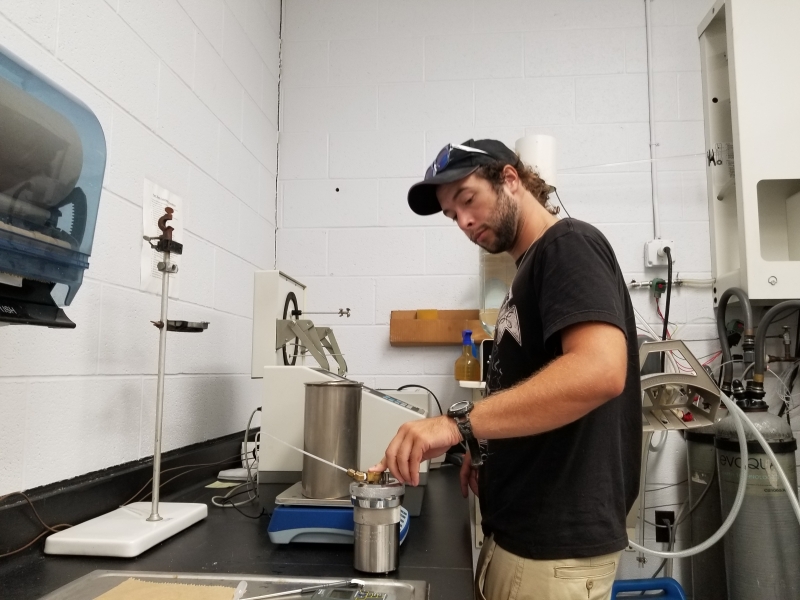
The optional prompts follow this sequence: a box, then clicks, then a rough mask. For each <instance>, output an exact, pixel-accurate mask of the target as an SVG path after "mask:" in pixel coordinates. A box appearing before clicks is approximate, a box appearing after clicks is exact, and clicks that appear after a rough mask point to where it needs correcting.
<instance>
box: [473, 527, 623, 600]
mask: <svg viewBox="0 0 800 600" xmlns="http://www.w3.org/2000/svg"><path fill="white" fill-rule="evenodd" d="M621 554H622V552H614V553H613V554H606V555H605V556H597V557H594V558H572V559H565V560H531V559H528V558H521V557H519V556H517V555H515V554H511V553H510V552H507V551H506V550H503V549H502V548H501V547H500V546H498V545H497V544H495V542H494V540H493V539H492V538H491V537H488V538H486V539H485V540H484V543H483V548H482V549H481V555H480V558H479V559H478V566H477V569H476V570H475V600H607V599H608V598H610V597H611V586H612V585H613V584H614V577H615V575H616V573H617V567H618V566H619V559H620V556H621Z"/></svg>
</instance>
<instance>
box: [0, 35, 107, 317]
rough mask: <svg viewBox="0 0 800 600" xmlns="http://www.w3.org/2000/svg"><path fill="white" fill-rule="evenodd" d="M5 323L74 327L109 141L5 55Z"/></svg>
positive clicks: (1, 186) (1, 245)
mask: <svg viewBox="0 0 800 600" xmlns="http://www.w3.org/2000/svg"><path fill="white" fill-rule="evenodd" d="M0 139H2V140H3V141H2V143H0V324H20V325H43V326H47V327H60V328H73V327H75V324H74V323H73V322H72V321H70V320H69V319H68V318H67V316H66V315H65V314H64V311H63V310H61V308H60V306H63V305H69V304H70V303H71V302H72V300H73V299H74V298H75V294H76V293H77V292H78V289H79V288H80V287H81V283H82V281H83V272H84V271H85V270H86V269H87V268H88V266H89V256H90V254H91V252H92V240H93V238H94V230H95V223H96V221H97V208H98V205H99V203H100V190H101V188H102V185H103V174H104V172H105V166H106V142H105V137H104V135H103V130H102V128H101V127H100V123H99V121H98V120H97V117H95V115H94V113H92V111H91V110H89V108H88V107H86V105H84V104H83V103H82V102H81V101H80V100H77V99H76V98H74V97H72V96H71V95H70V94H69V93H68V92H66V91H64V90H62V89H61V88H59V87H58V86H57V85H56V84H54V83H52V82H51V81H48V80H47V79H46V78H45V77H44V76H43V75H41V74H39V73H37V72H36V71H35V70H34V69H33V68H32V67H29V66H27V65H25V64H23V63H22V62H20V61H19V60H18V59H16V58H14V57H12V55H11V54H10V53H8V52H7V51H6V50H4V49H2V48H0Z"/></svg>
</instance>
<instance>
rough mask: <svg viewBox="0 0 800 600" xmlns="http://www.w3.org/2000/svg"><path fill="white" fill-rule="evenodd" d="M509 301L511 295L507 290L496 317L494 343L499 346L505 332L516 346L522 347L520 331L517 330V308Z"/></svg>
mask: <svg viewBox="0 0 800 600" xmlns="http://www.w3.org/2000/svg"><path fill="white" fill-rule="evenodd" d="M511 299H512V294H511V290H510V289H509V290H508V294H506V299H505V300H504V301H503V305H502V306H501V307H500V313H499V315H498V317H497V331H496V332H495V334H494V342H495V344H500V343H501V342H502V341H503V335H505V333H506V331H507V332H508V333H510V334H511V337H513V338H514V339H515V340H516V342H517V344H518V345H520V346H522V331H521V330H520V328H519V316H518V315H517V307H516V306H514V305H513V304H511Z"/></svg>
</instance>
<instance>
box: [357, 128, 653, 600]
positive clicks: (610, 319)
mask: <svg viewBox="0 0 800 600" xmlns="http://www.w3.org/2000/svg"><path fill="white" fill-rule="evenodd" d="M549 190H550V188H549V187H548V186H547V184H546V183H545V182H544V181H542V180H541V179H540V178H539V177H538V176H537V175H536V174H535V173H534V172H533V171H532V170H531V169H530V168H528V167H526V166H525V165H523V164H522V163H521V162H520V160H519V159H518V157H517V156H516V154H515V153H514V152H513V151H511V150H510V149H509V148H507V147H506V146H505V145H504V144H502V143H501V142H497V141H494V140H478V141H474V140H469V141H467V142H464V144H463V145H460V146H450V145H448V146H446V147H445V148H444V149H442V151H441V152H440V153H439V155H438V156H437V158H436V160H435V161H434V163H433V164H432V165H431V166H430V167H429V168H428V170H427V172H426V174H425V179H424V180H423V181H422V182H420V183H417V184H415V185H414V186H412V188H411V189H410V190H409V193H408V203H409V206H410V207H411V209H412V210H413V211H414V212H416V213H417V214H421V215H429V214H434V213H436V212H439V211H440V210H441V211H442V212H443V213H444V215H445V216H446V217H448V218H450V219H452V220H454V221H455V222H456V224H457V225H458V226H459V228H461V230H462V231H463V232H464V233H465V234H466V235H467V236H468V237H469V238H470V240H472V241H473V242H474V243H476V244H478V245H479V246H481V247H482V248H484V249H485V250H487V251H488V252H491V253H499V252H508V253H509V254H511V256H512V257H513V258H514V259H515V261H516V263H517V268H518V270H517V274H516V276H515V278H514V282H513V284H512V286H511V289H510V290H509V292H508V295H507V297H506V299H505V301H504V303H503V306H502V307H501V309H500V314H499V317H498V321H497V327H496V330H495V343H494V351H493V352H492V358H491V368H490V373H489V377H488V382H487V394H488V395H487V398H486V399H485V400H484V401H482V402H480V403H477V404H476V405H475V406H474V409H473V410H472V411H471V412H468V409H465V410H463V411H461V414H460V416H459V417H458V418H456V419H454V418H451V417H450V416H441V417H436V418H431V419H425V420H423V421H414V422H411V423H406V424H405V425H403V426H402V427H401V428H400V430H399V431H398V433H397V435H396V437H395V438H394V439H393V440H392V442H391V443H390V445H389V447H388V449H387V450H386V455H385V457H384V459H383V460H382V461H381V463H380V464H379V465H376V467H374V468H373V469H374V470H383V469H385V468H388V469H389V470H390V471H391V472H392V474H393V475H394V476H395V477H397V478H398V479H399V480H400V481H404V482H407V483H409V484H411V485H417V484H418V483H419V463H420V461H422V460H425V459H427V458H430V457H433V456H437V455H439V454H441V453H442V452H444V451H445V450H446V449H447V448H449V447H450V446H452V445H454V444H457V443H459V442H461V441H462V439H465V440H467V441H470V442H473V440H472V439H470V438H471V436H472V435H474V437H475V438H477V439H481V440H487V441H486V442H485V443H486V447H485V457H484V458H485V460H484V461H483V464H482V465H481V466H480V470H479V471H476V470H475V469H473V468H472V463H473V462H474V463H476V464H478V463H480V462H481V461H480V459H479V458H477V457H474V456H473V457H470V456H469V455H467V456H466V457H465V459H464V465H463V467H462V469H461V489H462V493H463V494H464V496H466V495H467V489H468V487H469V488H471V489H472V490H473V491H474V492H475V493H476V494H478V495H479V498H480V505H481V512H482V515H483V523H482V526H483V531H484V533H485V534H486V535H487V536H488V537H487V540H486V542H485V544H484V547H483V550H482V553H481V559H480V561H479V564H478V570H477V573H476V586H475V594H476V598H479V599H484V598H485V599H488V600H506V599H509V598H515V599H517V600H522V599H533V598H537V599H539V598H548V599H551V600H552V599H556V600H559V599H573V598H574V599H575V600H578V599H586V598H588V599H589V600H594V599H600V598H608V597H609V595H610V591H611V585H612V584H613V581H614V576H615V573H616V569H617V566H618V565H619V558H620V555H621V551H622V550H623V549H624V548H625V547H626V545H627V536H626V529H625V517H626V515H627V512H628V510H629V509H630V507H631V505H632V504H633V502H634V500H635V498H636V495H637V492H638V486H639V481H638V480H639V466H640V453H641V416H640V406H641V388H640V381H639V368H638V346H637V341H636V325H635V320H634V316H633V310H632V307H631V303H630V298H629V296H628V292H627V287H626V285H625V282H624V280H623V276H622V273H621V271H620V268H619V265H618V263H617V260H616V258H615V256H614V252H613V250H612V249H611V246H610V245H609V243H608V241H607V240H606V239H605V237H604V236H603V235H602V234H601V233H600V232H599V231H598V230H597V229H595V228H594V227H592V226H591V225H588V224H587V223H583V222H581V221H577V220H575V219H563V220H559V219H558V218H556V217H555V216H554V214H552V212H551V210H549V209H548V207H547V199H548V193H549ZM465 404H466V403H465ZM457 421H458V422H460V423H461V424H460V425H459V424H457ZM470 425H471V431H470ZM462 433H463V434H464V435H463V437H462ZM473 447H475V445H474V443H473Z"/></svg>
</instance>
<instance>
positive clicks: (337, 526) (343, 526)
mask: <svg viewBox="0 0 800 600" xmlns="http://www.w3.org/2000/svg"><path fill="white" fill-rule="evenodd" d="M353 528H354V524H353V505H352V504H351V502H350V497H349V496H348V497H344V498H334V499H332V500H318V499H312V498H306V497H305V496H303V493H302V482H297V483H295V484H294V485H293V486H292V487H290V488H289V489H287V490H286V491H285V492H283V493H281V494H279V495H278V496H277V497H276V498H275V510H274V512H273V513H272V517H271V518H270V521H269V527H268V528H267V533H268V534H269V539H270V541H271V542H272V543H273V544H289V543H291V542H304V543H316V544H352V543H354V534H353ZM408 528H409V515H408V511H407V510H406V509H405V508H403V507H402V506H401V507H400V544H402V543H403V541H404V540H405V539H406V535H408ZM332 597H335V596H332ZM350 597H351V596H348V598H350ZM352 597H353V598H361V597H362V596H352ZM363 597H364V598H373V597H374V598H378V597H380V596H363Z"/></svg>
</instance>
